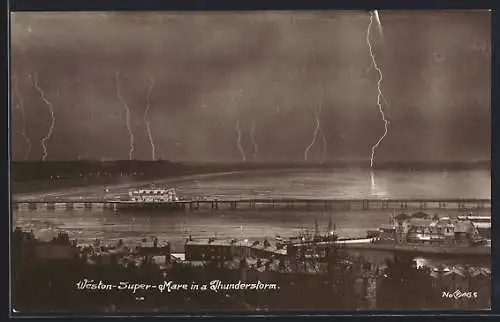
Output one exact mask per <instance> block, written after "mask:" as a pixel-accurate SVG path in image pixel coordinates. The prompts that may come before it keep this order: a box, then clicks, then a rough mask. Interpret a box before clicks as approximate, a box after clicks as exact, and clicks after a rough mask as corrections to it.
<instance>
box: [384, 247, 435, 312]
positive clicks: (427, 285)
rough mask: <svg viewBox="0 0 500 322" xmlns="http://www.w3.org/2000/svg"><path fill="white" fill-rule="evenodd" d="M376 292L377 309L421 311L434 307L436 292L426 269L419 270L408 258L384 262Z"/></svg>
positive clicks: (396, 258) (397, 258)
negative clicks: (384, 266)
mask: <svg viewBox="0 0 500 322" xmlns="http://www.w3.org/2000/svg"><path fill="white" fill-rule="evenodd" d="M386 264H387V268H386V269H385V270H384V272H383V274H382V276H381V279H382V280H381V282H380V287H379V290H378V291H377V308H379V309H423V308H430V307H434V306H435V303H436V302H435V300H436V292H435V290H434V288H433V287H432V278H431V277H430V275H429V271H428V269H419V268H417V266H416V263H415V261H414V260H413V259H412V258H409V257H397V256H396V257H395V258H394V260H386Z"/></svg>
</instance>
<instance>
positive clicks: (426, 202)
mask: <svg viewBox="0 0 500 322" xmlns="http://www.w3.org/2000/svg"><path fill="white" fill-rule="evenodd" d="M175 204H176V208H177V210H176V211H190V212H193V211H217V210H226V211H227V210H231V211H237V210H290V211H294V210H317V211H336V210H343V211H348V210H367V211H368V210H389V211H391V210H398V211H418V210H421V211H425V210H459V211H479V210H489V209H491V199H239V200H215V199H213V200H189V201H178V202H176V203H175ZM142 206H144V209H142ZM125 208H127V209H128V208H135V209H136V210H137V211H141V210H144V211H149V210H152V208H153V209H155V210H165V211H172V209H171V208H172V203H165V204H162V203H146V204H141V203H134V202H128V201H114V200H104V199H102V200H89V199H85V200H81V201H69V200H68V201H63V200H57V201H40V200H38V201H15V200H14V201H12V209H13V210H23V211H37V210H48V211H50V210H52V211H55V210H75V209H82V210H87V211H89V210H96V209H97V210H99V209H102V210H106V209H111V210H115V211H119V210H120V209H125Z"/></svg>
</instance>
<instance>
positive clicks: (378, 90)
mask: <svg viewBox="0 0 500 322" xmlns="http://www.w3.org/2000/svg"><path fill="white" fill-rule="evenodd" d="M375 12H376V11H375ZM373 16H374V14H373V13H371V14H370V23H369V24H368V29H367V31H366V43H367V44H368V50H369V52H370V56H371V58H372V64H373V67H374V68H375V69H376V70H377V72H378V75H379V78H378V81H377V106H378V109H379V111H380V114H381V116H382V120H383V121H384V134H383V135H382V136H381V137H380V138H379V139H378V141H377V143H375V144H374V145H373V146H372V154H371V156H370V167H371V168H373V165H374V159H375V151H376V149H377V147H378V146H379V145H380V143H381V142H382V141H383V140H384V138H385V137H386V135H387V127H388V124H389V121H387V119H386V118H385V114H384V109H383V107H382V102H381V99H382V97H383V94H382V80H383V75H382V70H381V69H380V67H379V66H378V64H377V60H376V59H375V55H374V54H373V49H372V44H371V40H370V33H371V27H372V24H373ZM375 16H376V19H377V22H378V23H379V24H380V20H378V12H376V13H375Z"/></svg>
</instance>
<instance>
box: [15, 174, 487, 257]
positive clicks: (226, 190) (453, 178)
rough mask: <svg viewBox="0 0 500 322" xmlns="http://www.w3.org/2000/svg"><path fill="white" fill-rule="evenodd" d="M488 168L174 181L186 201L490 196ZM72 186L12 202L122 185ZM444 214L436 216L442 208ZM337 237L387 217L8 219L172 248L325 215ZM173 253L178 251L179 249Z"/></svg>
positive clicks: (44, 233)
mask: <svg viewBox="0 0 500 322" xmlns="http://www.w3.org/2000/svg"><path fill="white" fill-rule="evenodd" d="M490 181H491V180H490V172H489V171H485V170H475V171H474V170H473V171H471V170H467V171H454V172H430V171H429V172H395V171H380V172H376V173H375V174H372V173H370V172H369V171H363V170H349V171H347V170H345V169H343V170H325V169H321V170H300V171H286V172H285V171H283V172H278V171H267V172H248V173H233V174H225V175H212V176H211V175H204V176H195V177H190V178H185V179H181V180H179V179H176V181H175V182H173V183H172V186H174V187H176V188H177V191H178V195H179V196H183V197H185V198H186V199H191V198H202V197H207V198H219V199H233V198H251V197H259V198H268V197H269V198H271V197H275V198H280V197H281V198H325V199H330V198H331V199H342V198H352V199H354V198H373V199H376V198H490V197H491V192H490ZM108 188H109V189H110V191H109V193H106V194H105V193H104V188H103V187H97V188H95V187H94V188H88V189H78V190H72V191H64V192H53V193H50V194H38V195H33V194H31V195H23V196H21V195H19V196H14V198H15V199H16V198H17V199H30V198H35V197H38V198H41V197H43V198H61V199H79V198H80V197H81V196H84V197H103V196H105V197H116V196H117V195H121V194H123V193H125V192H126V191H128V189H129V188H130V187H129V186H127V185H122V186H120V187H111V186H110V187H108ZM443 214H444V213H443ZM330 217H331V218H332V221H333V222H334V223H335V224H336V227H337V230H338V231H339V234H340V235H343V236H364V235H365V234H366V230H368V229H373V228H377V227H378V226H379V225H380V224H384V223H387V222H388V219H389V213H388V211H387V210H384V211H335V212H331V213H328V212H321V211H232V212H231V211H218V212H201V213H184V212H182V213H169V214H165V215H163V216H158V215H155V216H151V215H149V214H148V213H139V212H138V213H127V214H124V213H114V212H112V211H109V210H96V209H93V210H91V211H85V210H83V209H74V210H72V211H66V210H64V209H60V210H58V209H56V210H55V211H44V210H37V211H28V210H26V211H24V210H22V211H16V212H15V213H14V220H15V223H16V224H17V225H19V226H22V227H26V228H31V229H34V231H35V233H36V234H37V235H38V236H40V237H41V238H50V237H51V236H53V235H54V234H56V233H57V231H58V230H60V229H63V230H67V231H69V232H70V233H71V234H72V235H73V236H74V237H77V238H78V239H79V240H89V239H94V238H96V237H102V238H106V239H115V238H123V239H125V240H127V239H133V238H137V237H150V236H157V237H158V238H159V239H160V240H170V241H171V242H172V243H173V244H174V247H176V248H179V247H180V245H181V244H182V243H183V241H184V239H185V238H186V236H187V235H188V234H192V236H193V237H211V236H215V237H244V238H249V239H261V238H264V237H269V238H273V237H274V236H275V235H276V234H280V235H282V236H290V235H294V234H297V233H298V232H299V231H301V230H302V229H303V228H308V229H311V230H312V229H314V220H315V218H316V219H317V221H318V223H319V227H320V229H326V226H327V222H328V220H329V218H330ZM179 250H180V249H179Z"/></svg>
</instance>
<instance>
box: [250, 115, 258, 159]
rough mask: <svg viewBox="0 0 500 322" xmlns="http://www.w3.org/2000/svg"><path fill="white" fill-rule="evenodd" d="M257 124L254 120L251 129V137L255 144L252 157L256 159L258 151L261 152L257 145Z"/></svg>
mask: <svg viewBox="0 0 500 322" xmlns="http://www.w3.org/2000/svg"><path fill="white" fill-rule="evenodd" d="M255 126H256V123H255V121H254V122H253V123H252V129H251V130H250V139H251V140H252V144H253V155H252V158H253V159H254V160H255V159H256V158H257V153H258V152H259V146H258V145H257V142H256V141H255Z"/></svg>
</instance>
